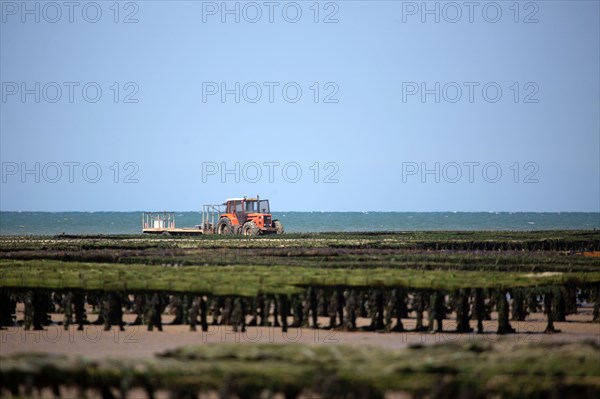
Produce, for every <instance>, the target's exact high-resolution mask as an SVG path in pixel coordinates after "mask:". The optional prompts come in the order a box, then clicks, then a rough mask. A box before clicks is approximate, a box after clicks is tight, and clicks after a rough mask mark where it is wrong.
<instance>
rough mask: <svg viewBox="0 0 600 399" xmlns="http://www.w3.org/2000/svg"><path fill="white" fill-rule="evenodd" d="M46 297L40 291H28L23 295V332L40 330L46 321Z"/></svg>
mask: <svg viewBox="0 0 600 399" xmlns="http://www.w3.org/2000/svg"><path fill="white" fill-rule="evenodd" d="M47 299H48V298H47V295H45V294H43V293H42V292H40V291H35V290H30V291H27V292H26V293H25V295H24V298H23V301H24V303H25V320H24V323H23V324H24V327H25V330H30V329H32V328H33V329H34V330H42V329H43V325H44V324H45V323H46V321H47V319H48V314H47V310H48V301H47Z"/></svg>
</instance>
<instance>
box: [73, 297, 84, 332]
mask: <svg viewBox="0 0 600 399" xmlns="http://www.w3.org/2000/svg"><path fill="white" fill-rule="evenodd" d="M72 302H73V310H74V312H75V323H76V324H77V330H78V331H83V325H84V324H87V316H86V312H85V294H84V293H83V292H82V291H75V292H74V293H73V301H72Z"/></svg>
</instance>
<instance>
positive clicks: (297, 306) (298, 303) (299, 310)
mask: <svg viewBox="0 0 600 399" xmlns="http://www.w3.org/2000/svg"><path fill="white" fill-rule="evenodd" d="M292 316H293V321H292V325H291V326H292V327H295V328H298V327H302V325H303V324H304V308H303V306H302V300H301V297H300V295H293V296H292ZM282 317H283V316H282Z"/></svg>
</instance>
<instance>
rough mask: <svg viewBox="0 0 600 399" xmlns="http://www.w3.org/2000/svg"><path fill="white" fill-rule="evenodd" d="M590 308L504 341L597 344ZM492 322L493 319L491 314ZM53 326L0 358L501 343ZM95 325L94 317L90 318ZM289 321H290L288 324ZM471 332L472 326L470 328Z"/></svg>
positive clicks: (9, 343)
mask: <svg viewBox="0 0 600 399" xmlns="http://www.w3.org/2000/svg"><path fill="white" fill-rule="evenodd" d="M591 312H592V309H591V308H583V309H580V311H579V313H578V314H576V315H570V316H567V322H555V323H554V326H555V328H556V329H559V330H561V332H560V333H557V334H544V333H543V331H544V330H545V328H546V319H545V316H544V315H543V314H541V313H534V314H532V315H530V316H529V317H528V318H527V320H526V321H523V322H515V321H511V324H512V326H513V328H515V329H516V330H517V333H516V334H510V335H506V336H504V337H505V338H507V339H510V340H514V341H517V342H523V343H539V342H554V341H570V342H573V341H582V340H593V341H595V342H597V343H598V344H600V324H598V323H592V322H591V320H592V313H591ZM492 316H493V318H495V316H496V315H492ZM52 318H53V321H55V322H57V323H56V324H53V325H50V326H47V327H45V328H44V330H43V331H25V330H24V329H22V328H21V327H10V328H8V329H6V330H2V331H0V355H1V356H3V355H8V354H11V353H23V352H47V353H63V354H73V355H83V356H87V357H91V358H102V357H130V358H136V357H149V356H154V355H155V354H157V353H161V352H164V351H166V350H169V349H173V348H176V347H179V346H184V345H202V344H207V343H224V342H227V343H240V344H252V343H258V342H261V343H290V344H292V343H304V344H314V345H336V344H344V345H360V346H363V345H367V346H378V347H383V348H389V349H398V348H404V347H407V346H408V345H413V344H425V345H430V344H437V343H443V342H469V341H471V342H486V341H487V342H494V341H496V340H498V339H500V338H501V336H498V335H497V334H495V331H496V328H497V324H496V322H495V321H494V320H492V321H486V322H484V328H485V333H484V334H476V333H471V334H456V333H453V332H452V330H453V329H454V327H455V326H456V322H455V321H454V320H452V319H448V320H445V321H444V330H445V331H444V332H441V333H433V334H432V333H428V332H412V331H407V332H403V333H398V332H393V333H382V332H369V331H354V332H347V331H336V330H328V329H310V328H290V329H289V330H288V332H287V333H282V332H281V328H279V327H247V329H246V332H244V333H242V332H237V333H236V332H234V331H233V328H232V327H231V326H210V327H209V330H208V331H206V332H202V331H201V329H200V326H198V331H196V332H191V331H189V326H188V325H169V324H168V323H169V322H170V321H171V320H172V319H173V316H168V315H166V316H163V322H164V323H165V324H164V326H163V331H162V332H161V331H157V330H156V329H155V330H154V331H147V328H146V326H139V325H137V326H136V325H127V326H126V327H125V330H124V331H119V329H118V328H116V327H114V326H113V328H112V329H111V330H110V331H103V328H102V326H99V325H87V326H85V328H84V330H83V331H77V326H71V327H70V328H69V330H68V331H65V330H64V329H63V326H61V325H60V324H58V322H59V321H60V320H61V319H62V315H59V314H53V315H52ZM89 318H90V319H91V320H95V316H94V315H90V316H89ZM134 318H135V316H134V315H131V314H128V315H125V317H124V320H125V322H126V323H132V322H133V320H134ZM290 322H291V319H290ZM328 322H329V320H328V319H327V318H319V324H320V325H321V326H326V325H327V324H328ZM368 323H369V320H367V319H364V318H363V319H358V325H359V327H360V326H365V325H368ZM403 324H404V328H405V329H407V330H411V329H413V328H414V326H415V320H414V319H403ZM471 326H472V327H474V328H475V327H476V323H475V322H472V323H471Z"/></svg>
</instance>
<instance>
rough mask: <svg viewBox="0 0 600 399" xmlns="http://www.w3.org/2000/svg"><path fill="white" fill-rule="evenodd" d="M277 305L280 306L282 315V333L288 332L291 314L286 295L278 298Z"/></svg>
mask: <svg viewBox="0 0 600 399" xmlns="http://www.w3.org/2000/svg"><path fill="white" fill-rule="evenodd" d="M277 303H278V304H279V313H280V314H281V332H287V330H288V323H287V318H288V314H289V303H288V297H287V295H285V294H281V295H279V296H278V299H277Z"/></svg>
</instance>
